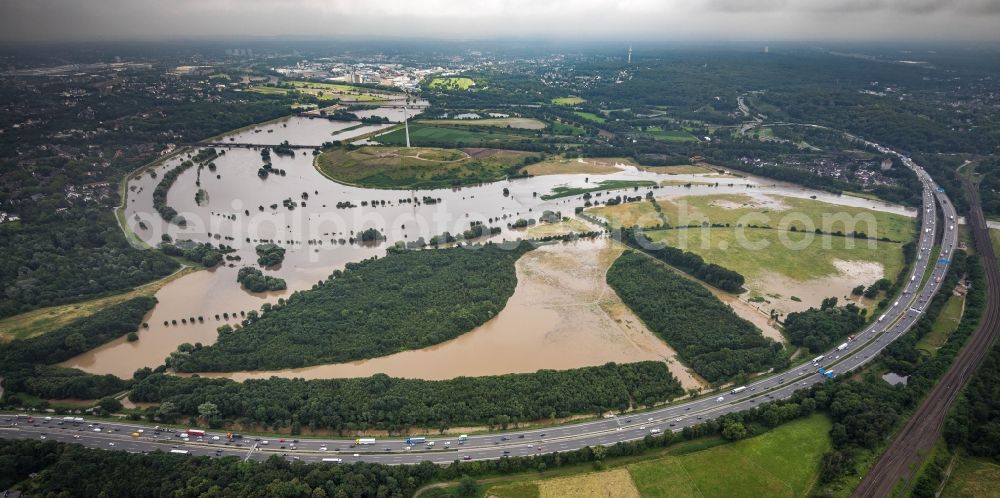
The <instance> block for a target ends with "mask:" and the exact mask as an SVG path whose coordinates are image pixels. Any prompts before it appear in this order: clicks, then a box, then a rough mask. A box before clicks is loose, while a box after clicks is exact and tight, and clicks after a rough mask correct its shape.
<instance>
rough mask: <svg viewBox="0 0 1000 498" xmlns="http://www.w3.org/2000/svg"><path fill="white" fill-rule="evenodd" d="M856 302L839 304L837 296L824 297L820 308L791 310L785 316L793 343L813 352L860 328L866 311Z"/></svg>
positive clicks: (790, 339)
mask: <svg viewBox="0 0 1000 498" xmlns="http://www.w3.org/2000/svg"><path fill="white" fill-rule="evenodd" d="M862 311H863V310H862V309H861V308H858V307H857V306H856V305H855V304H854V303H848V304H847V306H844V307H842V308H838V307H837V298H835V297H834V298H828V299H824V300H823V305H822V306H820V308H819V309H816V308H809V309H807V310H805V311H798V312H794V313H789V314H788V316H786V317H785V335H787V336H788V342H790V343H792V345H794V346H801V347H804V348H806V349H807V350H808V351H809V352H811V353H818V352H820V351H825V350H827V349H829V348H830V347H832V346H833V345H834V343H836V342H837V341H840V340H843V339H846V338H847V337H848V336H849V335H851V334H853V333H855V332H857V331H858V330H861V327H863V326H864V325H865V315H864V313H862Z"/></svg>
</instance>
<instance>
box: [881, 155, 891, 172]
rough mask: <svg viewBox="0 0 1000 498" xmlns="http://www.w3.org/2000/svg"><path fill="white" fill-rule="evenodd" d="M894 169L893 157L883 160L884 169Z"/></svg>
mask: <svg viewBox="0 0 1000 498" xmlns="http://www.w3.org/2000/svg"><path fill="white" fill-rule="evenodd" d="M890 169H892V159H889V158H888V157H887V158H885V159H883V160H882V171H889V170H890Z"/></svg>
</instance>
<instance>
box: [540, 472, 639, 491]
mask: <svg viewBox="0 0 1000 498" xmlns="http://www.w3.org/2000/svg"><path fill="white" fill-rule="evenodd" d="M538 491H539V497H540V498H562V497H565V496H573V497H575V498H633V497H634V498H638V497H639V496H640V495H639V490H638V489H636V487H635V483H633V482H632V475H631V474H629V472H628V469H624V468H621V469H615V470H608V471H605V472H594V473H592V474H583V475H578V476H570V477H560V478H557V479H545V480H542V481H538Z"/></svg>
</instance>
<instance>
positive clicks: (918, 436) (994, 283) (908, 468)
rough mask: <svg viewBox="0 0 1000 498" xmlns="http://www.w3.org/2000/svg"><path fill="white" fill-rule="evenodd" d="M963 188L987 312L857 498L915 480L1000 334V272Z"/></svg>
mask: <svg viewBox="0 0 1000 498" xmlns="http://www.w3.org/2000/svg"><path fill="white" fill-rule="evenodd" d="M964 185H965V190H966V192H967V194H968V197H969V217H968V220H969V225H970V227H971V229H972V236H973V239H974V240H975V244H976V251H977V252H978V253H979V254H980V255H981V256H982V258H983V265H984V266H985V268H984V269H985V271H986V294H987V296H988V298H987V300H986V310H985V312H984V313H983V318H982V321H981V322H980V323H979V327H978V328H977V329H976V330H975V332H973V334H972V337H971V339H970V340H969V343H968V344H966V345H965V347H964V348H962V350H961V351H960V352H959V353H958V357H957V358H955V362H954V363H952V364H951V367H950V368H949V369H948V371H947V372H946V373H945V374H944V376H943V377H941V380H940V381H939V382H938V383H937V384H936V385H935V386H934V388H933V389H932V390H931V392H930V394H929V395H928V396H927V398H925V399H924V401H923V402H922V403H921V404H920V406H919V407H918V408H917V411H916V412H915V413H914V414H913V416H912V417H910V420H909V421H908V422H907V423H906V425H905V426H903V429H902V430H901V431H899V434H898V435H897V436H896V438H895V439H894V440H893V441H892V443H890V445H889V448H888V449H887V450H886V451H885V453H883V454H882V456H881V457H880V458H879V459H878V461H876V462H875V465H874V466H873V467H872V469H871V471H869V472H868V474H867V475H866V476H865V477H864V479H863V480H862V481H861V484H860V485H859V486H858V488H857V489H856V490H855V491H854V496H855V497H857V498H869V497H882V496H887V495H888V494H889V493H890V492H892V490H893V489H894V488H895V487H896V485H897V483H899V481H900V480H902V479H909V478H911V477H912V475H913V472H914V470H915V469H916V467H917V466H918V465H919V464H920V461H921V460H922V459H923V458H924V457H925V456H926V455H927V452H928V451H929V450H930V448H931V447H932V446H933V445H934V443H935V442H936V441H937V440H938V437H940V435H941V430H942V428H943V426H944V420H945V417H946V416H947V415H948V412H949V411H950V410H951V407H952V405H953V404H954V403H955V400H956V399H957V398H958V394H959V393H960V392H961V391H962V388H964V387H965V385H966V384H967V383H968V382H969V379H970V378H971V377H972V375H973V374H974V373H975V371H976V369H977V368H978V367H979V365H980V364H982V362H983V359H984V358H985V357H986V354H988V353H989V351H990V347H991V345H992V344H993V342H994V341H995V340H996V336H997V331H998V329H1000V299H997V296H1000V268H998V267H997V260H996V255H995V254H993V248H992V245H991V244H990V237H989V229H988V228H987V226H986V219H985V217H984V216H983V210H982V207H981V206H980V203H979V193H978V192H977V191H976V188H975V186H973V185H972V184H971V183H969V182H968V180H965V181H964Z"/></svg>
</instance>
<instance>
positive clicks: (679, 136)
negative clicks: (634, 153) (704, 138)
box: [646, 126, 698, 142]
mask: <svg viewBox="0 0 1000 498" xmlns="http://www.w3.org/2000/svg"><path fill="white" fill-rule="evenodd" d="M646 133H647V134H648V135H649V136H651V137H653V138H655V139H656V140H663V141H665V142H697V141H698V139H697V138H695V136H694V135H692V134H690V133H688V132H686V131H684V130H663V129H660V128H658V127H655V126H651V127H649V128H647V129H646Z"/></svg>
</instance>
